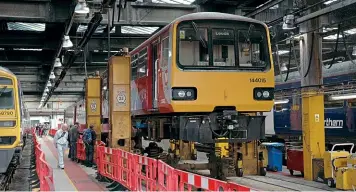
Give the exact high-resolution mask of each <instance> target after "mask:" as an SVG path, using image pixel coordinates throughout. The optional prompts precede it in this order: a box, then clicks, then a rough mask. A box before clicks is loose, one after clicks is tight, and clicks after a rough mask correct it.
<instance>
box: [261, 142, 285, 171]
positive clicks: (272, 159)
mask: <svg viewBox="0 0 356 192" xmlns="http://www.w3.org/2000/svg"><path fill="white" fill-rule="evenodd" d="M263 145H265V146H266V147H267V150H268V165H267V170H269V171H282V162H283V155H282V151H283V147H284V144H283V143H263Z"/></svg>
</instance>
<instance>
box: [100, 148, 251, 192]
mask: <svg viewBox="0 0 356 192" xmlns="http://www.w3.org/2000/svg"><path fill="white" fill-rule="evenodd" d="M96 148H97V151H96V155H97V165H98V174H99V175H101V176H104V177H107V178H110V179H112V180H114V181H116V182H118V183H120V184H121V185H122V186H124V187H126V188H127V189H128V190H130V191H197V190H200V191H256V190H254V189H251V188H249V187H246V186H243V185H240V184H237V183H232V182H226V181H221V180H217V179H213V178H209V177H205V176H201V175H198V174H194V173H189V172H186V171H182V170H178V169H174V168H173V167H171V166H169V165H168V164H166V163H164V162H163V161H161V160H156V159H153V158H149V157H145V156H141V155H137V154H133V153H129V152H126V151H123V150H121V149H111V148H108V147H104V146H97V147H96Z"/></svg>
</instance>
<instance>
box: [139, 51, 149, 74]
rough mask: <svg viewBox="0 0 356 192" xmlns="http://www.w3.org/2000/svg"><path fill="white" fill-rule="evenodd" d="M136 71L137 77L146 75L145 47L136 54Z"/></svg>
mask: <svg viewBox="0 0 356 192" xmlns="http://www.w3.org/2000/svg"><path fill="white" fill-rule="evenodd" d="M137 72H138V78H140V77H145V76H147V47H146V48H145V49H143V50H142V51H140V53H139V55H138V64H137Z"/></svg>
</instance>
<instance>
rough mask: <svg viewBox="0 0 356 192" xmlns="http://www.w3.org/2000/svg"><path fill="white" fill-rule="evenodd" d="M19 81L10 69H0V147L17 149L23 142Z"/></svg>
mask: <svg viewBox="0 0 356 192" xmlns="http://www.w3.org/2000/svg"><path fill="white" fill-rule="evenodd" d="M20 119H21V113H20V106H19V87H18V81H17V78H16V76H15V75H14V74H12V73H11V72H10V71H8V70H5V69H1V70H0V149H1V150H4V149H15V148H16V147H17V146H18V145H19V144H20V142H21V123H20V121H21V120H20Z"/></svg>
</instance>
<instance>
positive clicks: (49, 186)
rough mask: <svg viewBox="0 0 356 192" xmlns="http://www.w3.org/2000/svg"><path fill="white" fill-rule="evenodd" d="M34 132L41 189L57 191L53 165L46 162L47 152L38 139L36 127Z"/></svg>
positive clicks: (37, 171) (37, 170)
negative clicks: (43, 149)
mask: <svg viewBox="0 0 356 192" xmlns="http://www.w3.org/2000/svg"><path fill="white" fill-rule="evenodd" d="M32 134H33V136H32V137H33V144H34V145H35V155H36V173H37V175H38V178H39V180H40V190H41V191H55V189H54V184H53V170H52V167H51V166H50V165H49V164H48V163H47V162H46V157H45V154H44V153H43V151H42V150H41V145H40V144H39V143H38V141H37V138H36V132H35V129H33V131H32Z"/></svg>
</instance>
